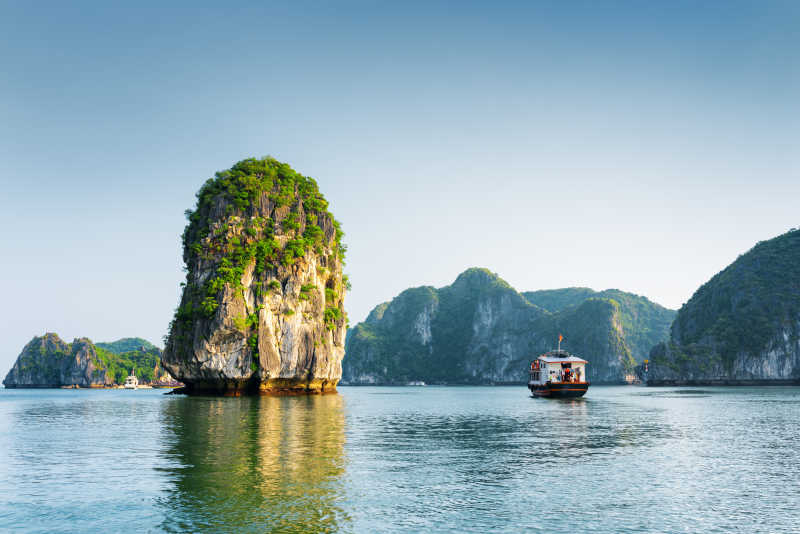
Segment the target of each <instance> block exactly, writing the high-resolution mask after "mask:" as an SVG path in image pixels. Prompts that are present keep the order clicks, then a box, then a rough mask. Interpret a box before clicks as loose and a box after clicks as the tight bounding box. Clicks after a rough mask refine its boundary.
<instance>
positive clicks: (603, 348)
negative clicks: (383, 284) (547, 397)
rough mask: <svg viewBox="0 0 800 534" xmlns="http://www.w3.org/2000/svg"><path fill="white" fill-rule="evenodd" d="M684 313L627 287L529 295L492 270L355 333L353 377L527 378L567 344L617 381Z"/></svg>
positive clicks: (466, 275) (427, 292)
mask: <svg viewBox="0 0 800 534" xmlns="http://www.w3.org/2000/svg"><path fill="white" fill-rule="evenodd" d="M674 316H675V312H674V311H672V310H668V309H666V308H663V307H662V306H659V305H658V304H654V303H652V302H650V301H649V300H647V299H646V298H644V297H639V296H637V295H632V294H630V293H625V292H623V291H619V290H614V289H612V290H607V291H601V292H596V291H593V290H591V289H588V288H567V289H556V290H545V291H532V292H527V293H522V294H521V293H519V292H517V291H516V290H515V289H514V288H512V287H511V286H510V285H509V284H508V283H507V282H505V281H504V280H502V279H501V278H500V277H499V276H497V275H496V274H493V273H491V272H490V271H489V270H487V269H478V268H473V269H468V270H467V271H465V272H463V273H462V274H461V275H459V276H458V278H457V279H456V281H455V282H454V283H453V284H452V285H450V286H447V287H443V288H440V289H436V288H433V287H429V286H424V287H417V288H412V289H408V290H406V291H403V292H402V293H401V294H400V295H398V296H397V297H395V298H394V299H393V300H392V301H391V302H385V303H383V304H380V305H378V306H376V307H375V309H374V310H372V312H371V313H370V314H369V317H367V319H366V320H365V321H364V322H363V323H359V324H357V325H356V326H355V327H353V328H352V329H350V330H349V331H348V334H347V342H346V357H345V359H344V361H343V376H342V380H343V382H346V383H349V384H403V383H408V382H413V381H424V382H426V383H446V384H487V383H519V382H524V381H526V380H527V369H528V365H529V364H530V362H531V360H532V359H533V358H534V357H535V356H537V355H539V354H540V353H542V352H544V351H546V350H549V349H551V348H553V345H554V344H555V342H556V338H557V336H558V334H559V333H561V334H563V335H564V337H565V342H564V344H563V348H565V349H567V350H570V351H571V352H574V353H576V354H578V355H580V356H582V357H584V358H586V359H588V360H589V361H590V362H591V365H590V370H589V378H590V380H593V381H595V382H607V383H617V382H622V381H623V379H624V377H625V376H626V375H628V374H630V373H632V372H633V370H634V368H635V366H636V364H637V362H638V361H641V359H643V358H644V357H645V356H646V354H647V353H648V351H649V349H650V348H651V347H652V346H653V345H654V344H655V343H657V342H659V341H661V340H664V339H666V338H667V337H668V332H669V324H670V323H671V321H672V319H673V318H674Z"/></svg>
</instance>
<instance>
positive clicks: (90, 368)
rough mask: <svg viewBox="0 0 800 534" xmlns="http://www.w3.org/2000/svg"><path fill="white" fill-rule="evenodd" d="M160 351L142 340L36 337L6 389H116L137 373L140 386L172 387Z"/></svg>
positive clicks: (10, 375)
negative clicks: (130, 375)
mask: <svg viewBox="0 0 800 534" xmlns="http://www.w3.org/2000/svg"><path fill="white" fill-rule="evenodd" d="M160 360H161V349H159V348H158V347H156V346H155V345H153V344H152V343H150V342H149V341H146V340H144V339H141V338H124V339H120V340H117V341H112V342H108V343H92V341H91V340H90V339H89V338H85V337H84V338H77V339H75V340H74V341H73V342H72V343H66V342H64V341H63V340H62V339H61V338H60V337H58V334H54V333H46V334H44V335H43V336H38V337H34V338H33V339H32V340H31V341H30V342H29V343H28V344H27V345H25V347H24V348H23V349H22V352H21V353H20V355H19V357H17V361H16V362H15V363H14V366H13V367H12V368H11V370H10V371H9V372H8V374H7V375H6V378H5V379H4V380H3V385H4V386H5V387H7V388H55V387H81V388H103V387H113V386H115V385H120V384H123V383H124V382H125V378H126V377H127V376H128V375H129V374H130V373H131V372H135V373H136V376H137V377H138V379H139V383H140V384H148V385H170V384H172V383H173V382H174V381H173V380H172V379H171V377H170V376H169V375H168V374H167V372H166V371H165V370H164V368H163V367H162V366H161V362H160Z"/></svg>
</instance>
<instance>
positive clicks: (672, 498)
mask: <svg viewBox="0 0 800 534" xmlns="http://www.w3.org/2000/svg"><path fill="white" fill-rule="evenodd" d="M798 403H800V388H789V387H786V388H635V387H592V389H591V390H590V391H589V394H588V395H587V396H586V397H584V398H582V399H575V400H566V401H558V400H546V399H532V398H530V397H529V395H528V394H527V391H526V390H525V389H524V388H521V387H520V388H516V387H495V388H490V387H486V388H478V387H475V388H470V387H465V388H444V387H424V388H422V387H416V388H355V387H353V388H341V390H340V394H339V395H330V396H315V397H290V398H274V397H262V398H202V397H198V398H186V397H174V396H171V397H165V396H163V395H162V394H161V392H159V391H133V392H131V391H116V390H115V391H81V390H78V391H73V390H70V391H59V390H55V391H35V390H33V391H32V390H28V391H25V390H17V391H14V390H4V391H0V494H2V495H3V496H4V499H3V500H2V501H0V530H6V529H13V530H18V531H23V532H24V531H29V532H85V531H119V530H125V529H128V530H130V529H135V530H141V531H154V532H156V531H174V532H185V531H192V532H264V531H268V532H339V531H343V532H407V531H420V532H488V531H492V532H519V531H522V530H524V531H530V532H584V531H594V532H734V531H740V532H745V531H746V532H792V531H795V530H794V529H795V527H796V525H797V524H798V523H800V517H798V512H797V503H798V501H800V493H799V492H798V485H797V482H796V481H797V480H798V475H800V452H798V448H797V446H796V443H797V442H798V438H800V430H799V429H800V410H798Z"/></svg>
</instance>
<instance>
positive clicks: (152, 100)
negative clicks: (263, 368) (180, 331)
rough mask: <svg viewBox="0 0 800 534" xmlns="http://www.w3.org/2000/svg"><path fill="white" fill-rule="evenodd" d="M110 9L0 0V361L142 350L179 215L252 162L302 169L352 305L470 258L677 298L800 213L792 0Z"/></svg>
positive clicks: (797, 21)
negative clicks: (340, 243) (331, 226)
mask: <svg viewBox="0 0 800 534" xmlns="http://www.w3.org/2000/svg"><path fill="white" fill-rule="evenodd" d="M109 4H110V3H107V2H96V3H89V2H73V3H66V2H51V3H48V2H8V1H0V64H2V67H3V76H2V77H0V181H1V182H2V183H0V190H2V199H3V201H4V202H3V209H2V210H0V225H2V228H3V231H2V236H3V237H2V241H0V244H1V245H2V250H3V261H2V262H0V276H2V279H3V280H4V282H5V290H4V297H5V299H4V300H5V303H4V306H3V307H2V311H1V312H0V374H4V373H5V369H7V368H8V367H10V365H11V364H12V362H13V360H14V358H15V357H16V355H17V354H18V353H19V350H20V349H21V347H22V345H24V344H25V343H26V342H27V341H28V340H30V338H31V337H33V336H34V335H40V334H41V333H43V332H45V331H56V332H58V333H59V334H60V335H62V337H65V338H68V339H69V340H71V339H72V338H73V337H75V336H89V337H91V338H92V339H94V340H96V341H99V340H111V339H116V338H119V337H123V336H142V337H146V338H148V339H151V340H153V341H156V342H158V343H159V344H160V340H161V337H162V336H163V334H164V332H165V331H166V327H167V324H168V322H169V320H170V318H171V315H172V312H173V309H174V307H175V306H176V305H177V302H178V297H179V287H178V284H179V282H180V281H181V279H182V276H183V274H182V272H181V259H180V248H179V236H180V233H181V231H182V229H183V226H184V223H185V221H184V218H183V211H184V210H185V209H186V208H189V207H191V206H192V205H193V203H194V193H195V191H196V190H197V189H198V187H199V186H200V185H201V184H202V183H203V182H204V181H205V180H206V179H207V178H209V177H210V176H212V175H213V173H214V172H215V171H217V170H221V169H224V168H227V167H230V165H231V164H232V163H234V162H235V161H238V160H240V159H243V158H245V157H249V156H262V155H267V154H269V155H272V156H274V157H276V158H278V159H279V160H282V161H286V162H288V163H290V164H291V165H292V166H293V167H294V168H295V169H297V170H298V171H300V172H302V173H303V174H306V175H310V176H313V177H314V178H316V179H317V181H318V182H319V184H320V187H321V189H322V191H323V192H324V193H325V195H326V196H327V197H328V199H329V200H330V203H331V208H332V210H333V212H334V214H335V215H336V216H337V218H339V219H340V220H341V221H342V224H343V227H344V230H345V232H346V234H347V236H346V242H347V244H348V245H349V253H348V264H347V267H346V271H347V272H348V273H349V274H350V276H351V279H352V282H353V291H352V293H351V294H350V295H348V297H347V301H346V307H347V309H348V312H349V314H350V317H351V321H352V322H355V321H359V320H362V319H363V318H364V317H365V316H366V314H367V313H368V312H369V310H370V309H371V308H372V307H373V306H374V305H376V304H378V303H380V302H382V301H385V300H388V299H391V298H392V297H393V296H395V295H396V294H397V293H399V292H400V291H402V290H403V289H405V288H407V287H410V286H417V285H423V284H431V285H435V286H441V285H445V284H448V283H450V282H451V281H452V280H453V279H454V278H455V277H456V276H457V275H458V273H460V272H461V271H463V270H464V269H466V268H467V267H470V266H485V267H488V268H490V269H492V270H493V271H496V272H498V273H499V274H500V275H501V276H503V277H504V278H505V279H506V280H508V281H509V282H510V283H511V284H512V285H513V286H515V287H517V288H518V289H520V290H532V289H541V288H553V287H564V286H576V285H581V286H590V287H593V288H595V289H605V288H610V287H615V288H620V289H623V290H627V291H633V292H636V293H639V294H643V295H645V296H647V297H649V298H651V299H652V300H655V301H656V302H659V303H661V304H664V305H667V306H670V307H674V308H677V307H679V306H680V305H681V304H682V303H683V302H685V301H686V300H687V299H688V298H689V297H690V296H691V295H692V293H693V292H694V290H695V289H696V288H697V287H698V286H699V285H700V284H702V283H703V282H705V281H706V280H707V279H708V278H709V277H711V276H712V275H713V274H715V273H716V272H718V271H719V270H720V269H722V268H724V267H725V266H726V265H727V264H728V263H730V262H731V261H733V260H734V259H735V258H736V257H737V255H739V254H741V253H742V252H744V251H746V250H747V249H749V248H750V247H751V246H752V245H753V244H755V243H756V242H757V241H759V240H763V239H767V238H770V237H773V236H775V235H778V234H780V233H783V232H785V231H786V230H788V229H789V228H792V227H796V226H800V213H799V210H798V198H800V165H799V163H800V156H798V154H800V146H798V145H799V144H800V142H799V141H798V140H800V120H799V119H800V104H799V103H798V98H797V95H798V94H800V61H798V60H799V59H800V57H798V56H799V55H800V54H798V51H799V50H800V34H798V32H797V31H796V29H797V28H798V27H799V26H800V4H797V3H795V2H524V3H522V2H520V3H516V2H491V3H489V2H486V3H469V2H458V3H456V2H453V3H436V2H420V3H415V2H402V3H400V2H398V3H393V4H391V3H384V2H347V3H331V2H290V3H284V4H278V3H272V4H269V5H262V3H260V2H259V3H253V4H248V3H231V4H232V6H233V7H231V6H225V7H222V6H220V5H215V3H202V2H192V3H185V4H182V3H171V2H158V3H146V2H139V3H136V4H135V5H134V4H131V5H130V6H122V5H116V6H114V5H109ZM234 4H235V5H234Z"/></svg>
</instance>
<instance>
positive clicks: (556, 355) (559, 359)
mask: <svg viewBox="0 0 800 534" xmlns="http://www.w3.org/2000/svg"><path fill="white" fill-rule="evenodd" d="M539 359H540V360H541V361H543V362H547V363H589V362H587V361H586V360H582V359H581V358H578V357H577V356H573V355H572V354H570V353H568V352H567V351H565V350H560V351H559V350H553V351H550V352H548V353H546V354H542V355H541V356H539Z"/></svg>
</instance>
